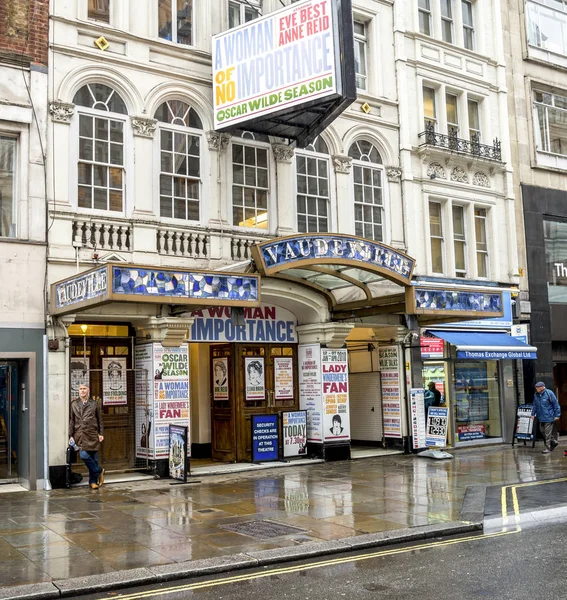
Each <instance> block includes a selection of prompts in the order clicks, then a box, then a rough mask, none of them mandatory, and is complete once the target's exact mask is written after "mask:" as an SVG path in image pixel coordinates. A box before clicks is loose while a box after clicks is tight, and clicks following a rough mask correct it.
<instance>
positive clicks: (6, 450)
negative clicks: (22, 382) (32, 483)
mask: <svg viewBox="0 0 567 600" xmlns="http://www.w3.org/2000/svg"><path fill="white" fill-rule="evenodd" d="M17 477H18V368H17V366H15V365H9V364H0V480H12V479H17Z"/></svg>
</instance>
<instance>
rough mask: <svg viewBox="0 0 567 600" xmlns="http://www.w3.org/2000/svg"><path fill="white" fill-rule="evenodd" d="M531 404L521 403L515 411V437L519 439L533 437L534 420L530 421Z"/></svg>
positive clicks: (530, 438)
mask: <svg viewBox="0 0 567 600" xmlns="http://www.w3.org/2000/svg"><path fill="white" fill-rule="evenodd" d="M532 409H533V404H521V405H520V406H518V409H517V411H516V431H515V437H516V438H517V439H519V440H533V439H534V422H533V421H532Z"/></svg>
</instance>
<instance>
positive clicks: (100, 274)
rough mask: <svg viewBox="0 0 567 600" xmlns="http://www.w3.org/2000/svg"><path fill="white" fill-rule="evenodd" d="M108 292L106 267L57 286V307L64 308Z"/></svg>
mask: <svg viewBox="0 0 567 600" xmlns="http://www.w3.org/2000/svg"><path fill="white" fill-rule="evenodd" d="M107 291H108V277H107V269H106V267H102V268H100V269H97V270H96V271H91V272H90V273H87V274H86V275H77V276H76V277H72V278H69V279H67V280H66V281H63V282H62V283H59V284H57V285H55V306H56V308H64V307H66V306H72V305H73V304H77V303H79V302H85V301H87V300H93V299H94V298H99V297H100V296H104V295H105V294H106V293H107Z"/></svg>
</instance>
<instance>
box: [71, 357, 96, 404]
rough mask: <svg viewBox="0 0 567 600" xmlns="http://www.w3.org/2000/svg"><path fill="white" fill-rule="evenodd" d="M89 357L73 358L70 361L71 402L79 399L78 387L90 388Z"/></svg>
mask: <svg viewBox="0 0 567 600" xmlns="http://www.w3.org/2000/svg"><path fill="white" fill-rule="evenodd" d="M90 369H91V359H90V356H73V358H72V359H71V401H73V400H74V399H75V398H78V397H79V386H80V385H86V386H87V387H89V388H90V387H91V382H90V380H91V372H90Z"/></svg>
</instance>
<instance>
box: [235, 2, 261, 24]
mask: <svg viewBox="0 0 567 600" xmlns="http://www.w3.org/2000/svg"><path fill="white" fill-rule="evenodd" d="M259 16H260V7H259V6H256V3H255V2H254V0H248V2H240V1H237V0H230V2H229V3H228V27H229V29H232V28H233V27H238V26H239V25H244V23H248V22H249V21H252V20H253V19H255V18H256V17H259Z"/></svg>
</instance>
